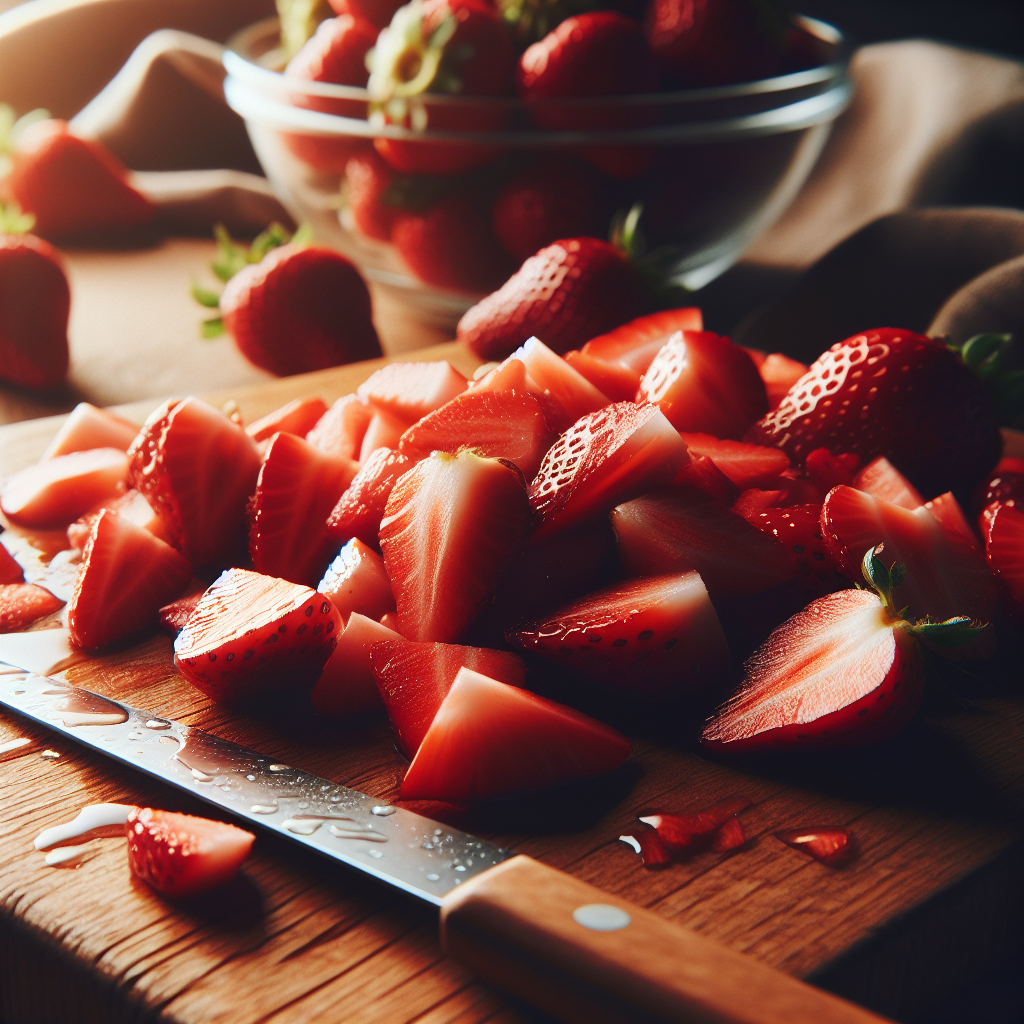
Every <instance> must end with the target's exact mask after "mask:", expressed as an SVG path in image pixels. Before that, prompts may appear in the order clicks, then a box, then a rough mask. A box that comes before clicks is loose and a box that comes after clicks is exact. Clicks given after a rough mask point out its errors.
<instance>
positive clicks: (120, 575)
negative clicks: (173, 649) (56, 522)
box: [68, 509, 192, 651]
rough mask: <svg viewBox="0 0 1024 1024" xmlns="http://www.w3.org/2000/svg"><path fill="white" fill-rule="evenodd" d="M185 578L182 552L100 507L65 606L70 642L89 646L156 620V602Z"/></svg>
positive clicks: (173, 593)
mask: <svg viewBox="0 0 1024 1024" xmlns="http://www.w3.org/2000/svg"><path fill="white" fill-rule="evenodd" d="M191 579H192V565H191V564H190V563H189V561H188V559H187V558H185V557H184V556H183V555H181V554H179V553H178V552H177V551H175V550H174V548H172V547H171V546H170V545H169V544H165V543H164V542H163V541H162V540H159V539H158V538H156V537H154V536H153V534H151V533H150V532H149V531H148V530H144V529H142V527H141V526H136V525H135V523H133V522H131V520H129V519H126V518H125V517H124V516H121V515H118V514H117V513H116V512H113V511H111V510H110V509H104V510H103V511H102V512H100V514H99V515H98V516H97V517H96V522H95V524H94V525H93V528H92V534H91V535H90V537H89V541H88V543H87V544H86V545H85V551H84V552H83V553H82V568H81V569H80V570H79V573H78V581H77V582H76V584H75V592H74V596H73V597H72V598H71V607H70V609H69V611H68V627H69V629H70V632H71V642H72V643H74V644H76V645H77V646H79V647H82V648H84V649H85V650H89V651H92V650H97V649H98V648H101V647H106V646H108V645H109V644H112V643H115V642H117V641H121V640H125V639H127V638H130V637H134V636H136V635H137V634H138V633H140V632H142V631H143V630H145V629H148V628H152V627H154V626H156V624H157V615H158V612H159V610H160V608H161V607H162V606H163V605H165V604H167V602H168V601H172V600H174V598H176V597H177V596H178V595H179V594H181V592H182V591H183V590H184V589H185V587H187V586H188V583H189V580H191Z"/></svg>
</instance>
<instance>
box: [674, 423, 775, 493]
mask: <svg viewBox="0 0 1024 1024" xmlns="http://www.w3.org/2000/svg"><path fill="white" fill-rule="evenodd" d="M680 436H681V437H682V439H683V440H684V441H685V442H686V447H687V448H689V450H690V457H691V458H692V457H693V456H694V454H697V455H706V456H707V457H708V458H709V459H711V461H712V462H713V463H714V464H715V465H716V466H717V467H718V468H719V469H720V470H721V471H722V472H723V473H724V474H725V475H726V476H727V477H728V478H729V479H730V480H731V481H732V482H733V483H734V484H735V485H736V486H737V487H738V488H739V489H740V490H741V491H745V490H747V489H748V488H751V487H767V486H770V485H771V483H772V482H773V481H774V480H775V479H776V478H777V477H778V475H779V474H780V473H782V472H783V471H784V470H786V469H788V468H789V456H788V455H787V454H786V453H785V452H784V451H782V450H781V449H779V448H765V447H764V446H763V445H759V444H745V443H744V442H742V441H723V440H720V439H719V438H717V437H714V436H712V435H711V434H691V433H686V432H683V433H682V434H681V435H680Z"/></svg>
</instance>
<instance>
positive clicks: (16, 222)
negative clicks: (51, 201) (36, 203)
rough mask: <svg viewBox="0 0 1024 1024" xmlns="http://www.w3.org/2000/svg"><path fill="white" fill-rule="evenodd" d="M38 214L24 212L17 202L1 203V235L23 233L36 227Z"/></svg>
mask: <svg viewBox="0 0 1024 1024" xmlns="http://www.w3.org/2000/svg"><path fill="white" fill-rule="evenodd" d="M35 223H36V215H35V214H34V213H22V212H21V207H20V206H19V205H18V204H17V203H7V204H4V203H0V235H23V234H25V233H26V232H27V231H31V230H32V228H33V227H35Z"/></svg>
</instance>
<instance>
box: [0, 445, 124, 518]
mask: <svg viewBox="0 0 1024 1024" xmlns="http://www.w3.org/2000/svg"><path fill="white" fill-rule="evenodd" d="M127 474H128V456H127V455H126V454H125V453H124V451H122V450H120V449H118V448H92V449H90V450H88V451H84V452H71V453H69V454H68V455H56V456H54V457H53V458H52V459H45V460H44V461H42V462H37V463H36V464H35V465H34V466H29V467H27V468H26V469H23V470H21V471H20V472H18V473H15V474H13V475H12V476H9V477H8V478H7V479H6V480H5V481H4V484H3V488H2V490H0V509H2V510H3V513H4V515H5V516H7V518H8V519H9V520H10V521H11V522H12V523H14V524H15V525H16V526H23V527H25V528H26V529H30V530H59V529H63V528H64V527H66V526H67V525H68V523H71V522H73V521H74V520H75V519H77V518H78V517H79V516H80V515H82V513H83V512H88V511H89V509H91V508H93V507H94V506H95V505H97V504H98V503H99V502H101V501H106V500H108V499H110V498H114V497H116V496H117V495H118V494H120V493H124V489H125V477H126V476H127Z"/></svg>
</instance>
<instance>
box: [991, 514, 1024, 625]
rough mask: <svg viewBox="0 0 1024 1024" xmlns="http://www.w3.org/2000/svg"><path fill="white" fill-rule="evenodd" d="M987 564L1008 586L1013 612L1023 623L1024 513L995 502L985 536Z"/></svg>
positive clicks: (1004, 585) (1009, 601) (1009, 602)
mask: <svg viewBox="0 0 1024 1024" xmlns="http://www.w3.org/2000/svg"><path fill="white" fill-rule="evenodd" d="M985 554H986V557H987V558H988V564H989V565H990V566H992V570H993V571H994V572H995V573H996V574H997V575H998V577H999V580H1000V582H1001V584H1002V585H1003V587H1004V588H1005V592H1006V596H1007V598H1008V601H1007V604H1008V606H1009V610H1010V614H1011V615H1012V616H1013V617H1014V618H1015V619H1017V621H1018V622H1024V512H1022V511H1021V510H1020V509H1019V508H1015V507H1014V506H1013V505H996V506H995V508H994V509H993V511H992V514H991V517H990V519H989V528H988V534H987V535H986V537H985Z"/></svg>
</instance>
